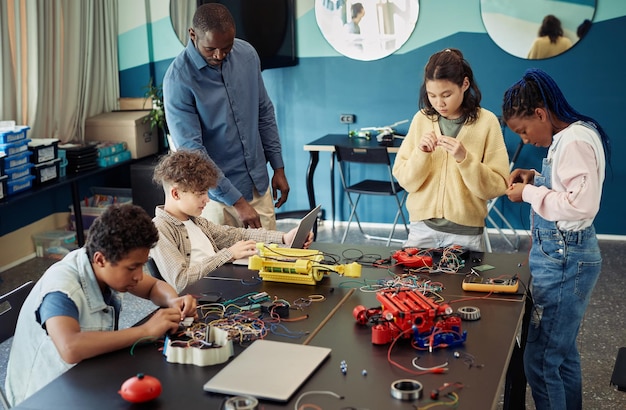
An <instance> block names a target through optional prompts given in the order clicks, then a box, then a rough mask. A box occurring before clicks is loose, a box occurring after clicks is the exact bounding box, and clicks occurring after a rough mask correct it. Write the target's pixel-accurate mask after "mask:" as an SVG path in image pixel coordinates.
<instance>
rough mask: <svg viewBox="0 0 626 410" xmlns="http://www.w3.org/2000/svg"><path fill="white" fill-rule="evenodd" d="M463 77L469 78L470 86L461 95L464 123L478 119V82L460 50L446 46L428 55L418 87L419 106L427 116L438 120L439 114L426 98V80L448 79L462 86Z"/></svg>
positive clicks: (479, 97)
mask: <svg viewBox="0 0 626 410" xmlns="http://www.w3.org/2000/svg"><path fill="white" fill-rule="evenodd" d="M465 77H467V79H468V80H469V83H470V86H469V88H468V89H467V90H465V93H464V95H463V103H462V104H461V110H462V111H463V117H464V118H465V123H466V124H471V123H473V122H474V121H476V119H478V113H479V110H480V99H481V98H482V95H481V93H480V90H479V89H478V84H476V81H474V72H473V71H472V67H470V65H469V63H468V62H467V60H465V58H463V53H461V50H457V49H456V48H446V49H445V50H443V51H440V52H438V53H435V54H433V55H432V56H430V59H428V63H427V64H426V67H424V82H423V83H422V87H421V88H420V99H419V108H420V109H421V110H422V111H423V112H424V114H426V115H427V116H429V117H431V118H434V119H436V120H438V119H439V117H440V115H439V113H438V112H437V110H436V109H435V108H433V106H432V104H431V103H430V100H429V99H428V93H427V92H426V82H427V81H433V80H448V81H450V82H453V83H454V84H456V85H458V86H459V87H462V86H463V80H464V79H465Z"/></svg>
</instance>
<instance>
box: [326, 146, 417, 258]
mask: <svg viewBox="0 0 626 410" xmlns="http://www.w3.org/2000/svg"><path fill="white" fill-rule="evenodd" d="M335 155H336V156H337V161H338V163H339V174H340V176H341V184H342V186H343V190H344V191H345V192H346V196H347V197H348V202H349V203H350V218H348V225H347V226H346V231H345V232H344V234H343V238H342V239H341V243H344V242H345V240H346V237H347V236H348V230H349V229H350V224H351V223H352V219H356V222H357V225H358V226H359V230H360V231H361V233H362V234H363V236H364V237H365V238H367V239H374V240H384V241H387V246H389V244H390V243H391V241H392V240H393V241H396V242H403V241H401V240H398V239H393V234H394V232H395V231H396V226H397V224H398V220H399V218H402V222H403V223H404V230H405V231H406V233H407V235H408V233H409V228H408V227H407V223H406V218H405V217H404V212H403V210H402V207H403V206H404V201H405V199H406V191H405V190H404V189H403V188H402V187H401V186H400V184H399V183H398V182H397V181H396V180H395V179H394V178H393V174H392V173H391V161H390V159H389V153H388V152H387V148H385V147H369V148H368V147H344V146H340V145H336V146H335ZM351 163H358V164H367V165H381V167H382V168H386V169H385V173H386V175H387V179H381V180H375V179H365V180H362V181H360V182H357V183H354V184H349V183H348V179H347V178H346V173H347V171H348V170H349V167H350V164H351ZM352 195H355V196H356V198H355V200H354V201H353V200H352ZM362 195H377V196H392V197H394V199H395V201H396V204H397V206H398V211H397V212H396V216H395V218H394V220H393V228H392V229H391V233H390V234H389V237H387V238H384V237H381V236H374V235H368V234H366V233H365V232H363V228H362V227H361V221H360V220H359V216H358V215H357V212H356V209H357V206H358V204H359V200H360V199H361V196H362Z"/></svg>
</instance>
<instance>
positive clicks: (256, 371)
mask: <svg viewBox="0 0 626 410" xmlns="http://www.w3.org/2000/svg"><path fill="white" fill-rule="evenodd" d="M330 352H331V349H330V348H326V347H318V346H310V345H302V344H294V343H286V342H274V341H270V340H256V341H254V342H253V343H252V344H251V345H250V346H248V347H247V348H246V349H245V350H244V351H243V352H241V353H240V354H239V355H238V356H236V357H235V358H234V359H233V360H232V361H231V362H230V363H228V364H227V365H226V367H224V368H223V369H222V370H220V371H219V372H218V373H217V374H216V375H215V376H213V377H212V378H211V379H210V380H209V381H207V382H206V383H205V384H204V390H205V391H208V392H213V393H223V394H229V395H248V396H253V397H256V398H257V399H266V400H274V401H281V402H286V401H288V400H289V399H290V398H291V396H293V394H294V393H295V392H296V390H298V388H299V387H300V386H301V385H302V384H303V383H304V382H305V381H306V380H307V379H308V378H309V376H311V374H313V372H314V371H315V370H316V369H317V368H318V367H319V366H320V364H322V362H323V361H324V360H325V359H326V358H327V357H328V356H329V355H330Z"/></svg>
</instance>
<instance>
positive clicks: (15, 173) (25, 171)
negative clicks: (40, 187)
mask: <svg viewBox="0 0 626 410" xmlns="http://www.w3.org/2000/svg"><path fill="white" fill-rule="evenodd" d="M32 167H33V164H31V163H30V162H28V163H26V164H24V165H20V166H17V167H13V168H7V169H5V170H4V173H5V174H6V176H8V177H9V181H15V180H17V179H20V178H24V177H25V176H28V175H31V174H32V173H31V171H30V169H31V168H32Z"/></svg>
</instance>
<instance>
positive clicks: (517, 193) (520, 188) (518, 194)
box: [505, 182, 527, 202]
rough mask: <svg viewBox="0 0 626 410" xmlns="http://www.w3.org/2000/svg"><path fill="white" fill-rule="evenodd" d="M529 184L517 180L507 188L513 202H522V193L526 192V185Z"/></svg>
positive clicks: (507, 193)
mask: <svg viewBox="0 0 626 410" xmlns="http://www.w3.org/2000/svg"><path fill="white" fill-rule="evenodd" d="M526 185H527V184H524V183H522V182H515V183H513V184H511V185H509V187H508V188H507V190H506V192H505V194H506V196H508V197H509V200H510V201H511V202H522V193H523V192H524V187H525V186H526Z"/></svg>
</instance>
